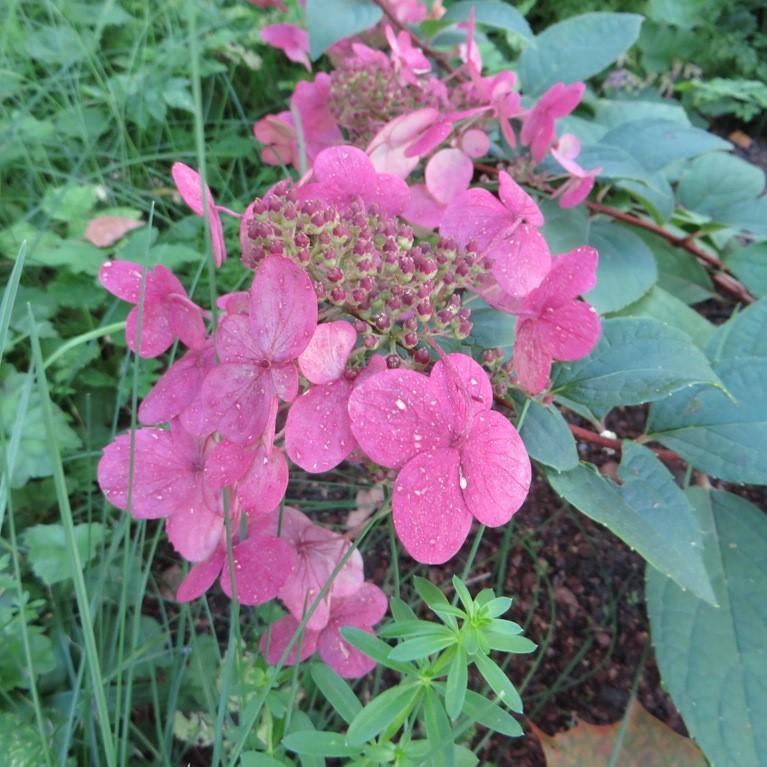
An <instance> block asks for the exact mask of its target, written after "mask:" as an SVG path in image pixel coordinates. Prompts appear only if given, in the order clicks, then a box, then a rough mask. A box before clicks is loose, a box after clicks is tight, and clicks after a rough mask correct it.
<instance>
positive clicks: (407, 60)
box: [384, 25, 431, 85]
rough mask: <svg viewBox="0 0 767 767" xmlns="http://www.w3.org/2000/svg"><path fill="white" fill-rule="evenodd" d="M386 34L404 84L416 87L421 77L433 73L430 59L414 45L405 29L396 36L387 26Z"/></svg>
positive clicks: (394, 61)
mask: <svg viewBox="0 0 767 767" xmlns="http://www.w3.org/2000/svg"><path fill="white" fill-rule="evenodd" d="M384 32H385V34H386V41H387V42H388V43H389V47H390V48H391V52H392V62H393V63H394V68H395V70H396V71H397V72H398V73H399V77H400V80H401V81H402V82H403V83H410V84H411V85H415V84H416V83H417V82H418V77H419V76H420V75H425V74H427V73H428V72H430V71H431V64H430V62H429V59H427V58H426V56H424V55H423V51H422V50H421V49H420V48H416V47H415V46H414V45H413V40H412V38H411V37H410V35H409V34H408V33H407V32H406V31H405V30H404V29H403V30H401V31H400V32H398V33H397V34H396V35H395V34H394V30H393V29H392V28H391V27H390V26H388V25H387V26H386V28H385V30H384Z"/></svg>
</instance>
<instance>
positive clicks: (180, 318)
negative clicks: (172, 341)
mask: <svg viewBox="0 0 767 767" xmlns="http://www.w3.org/2000/svg"><path fill="white" fill-rule="evenodd" d="M168 321H169V323H170V328H171V330H172V331H173V333H174V335H176V336H178V338H180V339H181V341H182V342H183V343H184V344H186V345H187V346H188V347H189V348H190V349H199V348H201V347H202V346H203V345H204V344H205V340H206V339H205V323H204V322H203V319H202V310H201V309H200V307H199V306H197V305H196V304H194V303H192V301H190V300H189V299H188V298H187V297H186V296H185V295H183V296H182V295H178V294H173V295H171V296H170V299H169V301H168Z"/></svg>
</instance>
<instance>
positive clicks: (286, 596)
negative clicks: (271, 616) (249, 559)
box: [253, 506, 364, 630]
mask: <svg viewBox="0 0 767 767" xmlns="http://www.w3.org/2000/svg"><path fill="white" fill-rule="evenodd" d="M278 529H279V534H280V536H281V537H282V538H283V539H284V540H285V541H287V542H288V543H289V544H290V546H291V547H292V548H293V549H294V550H295V552H296V558H295V560H294V563H293V567H292V569H291V570H290V572H289V575H288V576H287V578H286V579H285V582H284V585H283V586H282V588H281V589H280V591H279V593H278V594H277V596H278V597H279V598H280V599H281V600H282V602H283V603H284V604H285V607H287V608H288V610H290V612H291V614H292V615H293V617H294V618H295V619H296V620H301V618H303V616H304V613H305V611H306V609H307V608H308V607H309V606H311V604H312V603H313V602H314V600H315V599H316V597H317V595H318V594H319V593H320V591H321V590H322V589H323V587H324V586H325V584H326V583H327V582H328V580H329V579H330V576H331V574H332V572H333V570H334V569H335V568H336V567H337V566H338V563H339V562H340V561H341V560H342V559H343V557H344V556H345V554H346V553H347V551H348V550H349V542H348V541H347V540H346V539H345V538H344V537H343V536H341V535H339V534H338V533H334V532H333V531H332V530H328V529H327V528H324V527H320V526H319V525H315V524H313V523H312V521H311V520H310V519H309V518H308V517H307V516H306V515H305V514H302V513H301V512H300V511H298V509H294V508H292V507H290V506H285V507H284V508H283V510H282V513H281V514H278V513H274V514H270V515H269V516H264V517H260V518H259V519H257V520H255V523H254V526H253V531H254V532H255V533H257V534H264V535H277V532H278ZM363 580H364V575H363V565H362V557H361V555H360V553H359V551H357V550H356V549H355V550H354V551H353V552H352V554H351V556H350V557H349V559H348V560H347V561H346V563H345V564H344V566H343V567H342V568H341V570H340V571H339V572H338V574H337V575H336V577H335V579H334V580H333V585H332V587H331V588H330V589H329V590H328V593H327V594H326V595H325V597H324V599H322V600H321V601H320V602H319V604H318V605H317V607H316V609H315V611H314V612H313V613H312V617H311V618H309V621H308V623H307V626H308V628H310V629H312V630H319V629H322V628H324V627H325V626H326V625H327V623H328V620H329V618H330V614H331V611H332V609H333V602H334V601H335V600H336V599H339V598H341V597H347V596H350V595H351V594H353V593H354V592H355V591H357V590H358V589H359V588H360V586H361V585H362V582H363Z"/></svg>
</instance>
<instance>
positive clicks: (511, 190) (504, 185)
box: [498, 171, 543, 226]
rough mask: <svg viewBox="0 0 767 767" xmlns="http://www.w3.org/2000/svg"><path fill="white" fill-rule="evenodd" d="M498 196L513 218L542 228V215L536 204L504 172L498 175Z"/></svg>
mask: <svg viewBox="0 0 767 767" xmlns="http://www.w3.org/2000/svg"><path fill="white" fill-rule="evenodd" d="M498 196H499V197H500V198H501V201H502V202H503V204H504V205H505V206H506V208H507V210H508V211H509V213H511V214H512V215H513V216H514V217H515V218H520V219H522V220H523V221H526V222H527V223H528V224H532V225H533V226H543V213H541V209H540V208H539V207H538V203H537V202H536V201H535V200H534V199H533V198H532V197H531V196H530V195H529V194H528V193H527V192H526V191H525V190H524V189H523V188H522V187H521V186H520V185H519V184H518V183H517V182H516V181H514V179H513V178H512V177H511V176H510V175H509V174H508V173H505V172H504V171H501V172H500V173H499V174H498Z"/></svg>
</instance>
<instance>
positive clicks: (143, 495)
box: [97, 420, 224, 562]
mask: <svg viewBox="0 0 767 767" xmlns="http://www.w3.org/2000/svg"><path fill="white" fill-rule="evenodd" d="M131 442H132V443H133V444H132V445H131ZM131 446H133V459H132V460H131ZM210 447H211V445H210V444H209V442H208V441H207V440H199V439H195V438H194V437H193V436H192V435H190V434H188V433H187V432H186V431H185V430H184V428H183V427H182V426H181V424H180V423H179V422H178V421H177V420H175V421H172V422H171V428H170V431H165V430H164V429H154V428H148V429H138V430H136V431H135V432H134V433H133V438H132V439H131V435H130V434H122V435H120V436H119V437H117V439H115V440H114V442H112V443H110V444H109V445H107V446H106V447H105V448H104V453H103V455H102V456H101V460H100V461H99V465H98V471H97V476H98V482H99V485H100V487H101V490H102V491H103V493H104V495H105V496H106V498H107V500H108V501H109V502H110V503H111V504H112V505H113V506H117V508H118V509H123V510H124V511H129V512H130V513H131V514H132V515H133V516H134V517H135V518H136V519H159V518H166V519H167V523H166V525H167V526H166V530H167V534H168V538H169V539H170V542H171V543H172V544H173V547H174V548H175V549H176V551H178V552H179V553H180V554H181V555H182V556H183V557H184V558H185V559H188V560H190V561H192V562H199V561H201V560H204V559H206V558H207V557H208V556H210V554H211V553H212V552H213V550H214V549H215V547H216V545H217V544H218V541H219V539H220V537H221V532H222V530H223V524H224V522H223V520H224V517H223V504H222V499H221V493H220V491H217V490H216V489H214V488H212V487H210V485H209V484H207V483H206V481H205V476H204V466H205V454H206V452H207V451H208V450H209V449H210ZM131 471H132V472H133V482H132V483H131V482H130V477H131Z"/></svg>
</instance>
